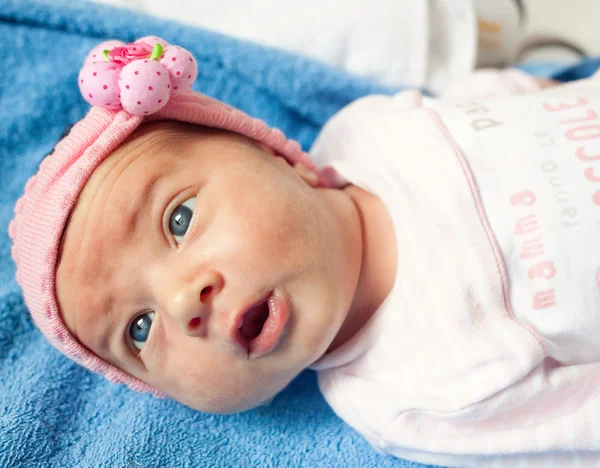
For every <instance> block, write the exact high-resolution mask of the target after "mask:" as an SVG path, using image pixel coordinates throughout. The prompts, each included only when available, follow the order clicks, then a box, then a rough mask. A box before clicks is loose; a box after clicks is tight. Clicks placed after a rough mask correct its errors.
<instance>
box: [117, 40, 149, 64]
mask: <svg viewBox="0 0 600 468" xmlns="http://www.w3.org/2000/svg"><path fill="white" fill-rule="evenodd" d="M151 53H152V46H150V45H149V44H147V43H145V42H134V43H132V44H128V45H126V46H123V47H115V48H114V49H112V50H111V51H110V52H109V53H108V58H109V60H110V61H111V62H114V63H120V64H123V65H127V64H128V63H129V62H131V61H132V60H136V59H141V58H147V57H149V56H150V54H151Z"/></svg>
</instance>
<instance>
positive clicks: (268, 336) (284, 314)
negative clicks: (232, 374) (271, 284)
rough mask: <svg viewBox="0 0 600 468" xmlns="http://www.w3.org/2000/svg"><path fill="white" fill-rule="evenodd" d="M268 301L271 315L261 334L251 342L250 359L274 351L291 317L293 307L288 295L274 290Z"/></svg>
mask: <svg viewBox="0 0 600 468" xmlns="http://www.w3.org/2000/svg"><path fill="white" fill-rule="evenodd" d="M267 303H268V304H269V317H268V318H267V320H266V321H265V324H264V325H263V328H262V330H261V332H260V334H259V335H258V336H257V337H256V338H254V339H253V340H252V341H250V343H249V346H248V348H249V349H248V358H249V359H258V358H260V357H263V356H265V355H266V354H268V353H270V352H271V351H273V350H274V349H275V347H276V346H277V345H278V344H279V342H280V339H281V337H282V335H283V331H284V328H285V326H286V324H287V322H288V320H289V318H290V312H291V307H290V301H289V298H288V297H287V296H284V295H282V294H278V293H277V292H276V291H272V292H271V294H270V295H269V297H268V298H267Z"/></svg>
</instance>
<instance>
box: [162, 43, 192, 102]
mask: <svg viewBox="0 0 600 468" xmlns="http://www.w3.org/2000/svg"><path fill="white" fill-rule="evenodd" d="M160 63H161V65H162V66H163V67H165V68H166V69H167V70H169V75H170V76H171V86H172V87H173V91H172V94H181V93H185V92H186V91H189V89H190V88H191V87H192V85H193V84H194V81H196V78H197V77H198V63H197V62H196V59H194V57H192V54H190V53H189V52H188V51H187V50H185V49H182V48H181V47H178V46H170V47H168V48H166V49H165V51H164V54H163V58H161V59H160Z"/></svg>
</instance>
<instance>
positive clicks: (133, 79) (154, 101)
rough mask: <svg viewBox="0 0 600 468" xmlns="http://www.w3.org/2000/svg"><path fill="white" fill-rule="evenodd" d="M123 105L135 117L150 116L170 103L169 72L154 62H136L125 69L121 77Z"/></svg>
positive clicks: (120, 87)
mask: <svg viewBox="0 0 600 468" xmlns="http://www.w3.org/2000/svg"><path fill="white" fill-rule="evenodd" d="M119 89H120V91H121V104H122V105H123V109H125V110H126V111H127V112H129V113H131V114H134V115H142V116H143V115H149V114H153V113H154V112H157V111H159V110H160V109H162V108H163V107H164V106H165V105H166V104H167V102H168V101H169V96H170V93H171V83H170V79H169V74H168V72H167V71H166V70H165V69H164V67H163V66H162V65H161V64H160V63H158V62H156V61H154V60H136V61H135V62H131V63H130V64H128V65H125V67H123V69H122V71H121V74H120V77H119Z"/></svg>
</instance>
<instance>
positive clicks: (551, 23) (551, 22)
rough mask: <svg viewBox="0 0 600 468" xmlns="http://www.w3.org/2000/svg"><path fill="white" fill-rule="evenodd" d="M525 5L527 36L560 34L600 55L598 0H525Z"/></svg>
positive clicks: (599, 2) (558, 35)
mask: <svg viewBox="0 0 600 468" xmlns="http://www.w3.org/2000/svg"><path fill="white" fill-rule="evenodd" d="M490 1H492V0H490ZM524 4H525V8H526V9H527V12H528V20H527V23H526V24H527V26H526V37H534V36H541V35H543V36H553V37H560V38H563V39H567V40H569V41H571V42H574V43H575V44H577V45H579V46H580V47H583V48H584V49H585V50H586V51H587V52H588V53H589V54H590V55H600V0H524Z"/></svg>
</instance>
